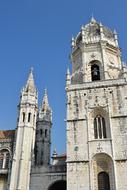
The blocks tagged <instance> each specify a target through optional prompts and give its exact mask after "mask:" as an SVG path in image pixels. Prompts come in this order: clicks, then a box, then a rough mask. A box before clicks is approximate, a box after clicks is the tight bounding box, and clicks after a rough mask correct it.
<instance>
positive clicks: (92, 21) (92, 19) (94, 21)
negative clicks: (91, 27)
mask: <svg viewBox="0 0 127 190" xmlns="http://www.w3.org/2000/svg"><path fill="white" fill-rule="evenodd" d="M90 22H91V23H96V20H95V18H94V17H93V14H92V17H91V20H90Z"/></svg>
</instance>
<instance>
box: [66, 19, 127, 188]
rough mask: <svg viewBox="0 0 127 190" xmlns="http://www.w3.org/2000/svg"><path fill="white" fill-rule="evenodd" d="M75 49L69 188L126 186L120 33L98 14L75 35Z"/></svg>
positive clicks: (126, 73)
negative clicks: (118, 34)
mask: <svg viewBox="0 0 127 190" xmlns="http://www.w3.org/2000/svg"><path fill="white" fill-rule="evenodd" d="M71 47H72V51H71V56H70V57H71V62H72V73H70V71H69V69H68V71H67V76H66V93H67V190H72V189H73V190H77V189H78V190H84V189H85V190H101V189H104V190H120V189H122V190H126V188H127V175H126V174H127V127H126V123H127V114H126V113H127V101H126V92H127V67H126V66H125V67H124V66H123V65H122V61H121V51H120V48H119V45H118V37H117V33H116V31H114V32H112V31H111V30H110V29H109V28H108V27H106V26H104V25H102V24H101V23H98V22H97V21H96V20H95V19H94V18H92V19H91V20H90V22H89V23H88V24H86V25H83V26H82V27H81V30H80V32H79V33H78V34H77V35H76V37H73V38H72V42H71ZM123 179H125V180H123Z"/></svg>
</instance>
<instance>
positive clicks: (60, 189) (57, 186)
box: [48, 180, 66, 190]
mask: <svg viewBox="0 0 127 190" xmlns="http://www.w3.org/2000/svg"><path fill="white" fill-rule="evenodd" d="M48 190H66V181H65V180H59V181H56V182H54V183H53V184H52V185H50V187H49V188H48Z"/></svg>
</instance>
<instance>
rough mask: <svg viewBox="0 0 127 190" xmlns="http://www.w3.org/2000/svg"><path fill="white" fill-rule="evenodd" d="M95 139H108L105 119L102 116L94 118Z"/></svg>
mask: <svg viewBox="0 0 127 190" xmlns="http://www.w3.org/2000/svg"><path fill="white" fill-rule="evenodd" d="M94 138H95V139H103V138H107V135H106V125H105V119H104V118H103V117H102V116H101V115H97V116H96V117H95V118H94Z"/></svg>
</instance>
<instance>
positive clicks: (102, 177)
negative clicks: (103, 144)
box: [92, 153, 115, 190]
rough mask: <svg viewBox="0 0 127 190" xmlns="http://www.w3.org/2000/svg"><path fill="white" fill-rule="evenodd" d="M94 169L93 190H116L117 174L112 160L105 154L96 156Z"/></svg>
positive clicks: (93, 161) (93, 163)
mask: <svg viewBox="0 0 127 190" xmlns="http://www.w3.org/2000/svg"><path fill="white" fill-rule="evenodd" d="M92 167H93V189H94V190H95V189H98V190H110V189H115V174H114V164H113V160H112V158H111V157H110V156H109V155H107V154H105V153H98V154H96V155H94V157H93V160H92Z"/></svg>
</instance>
